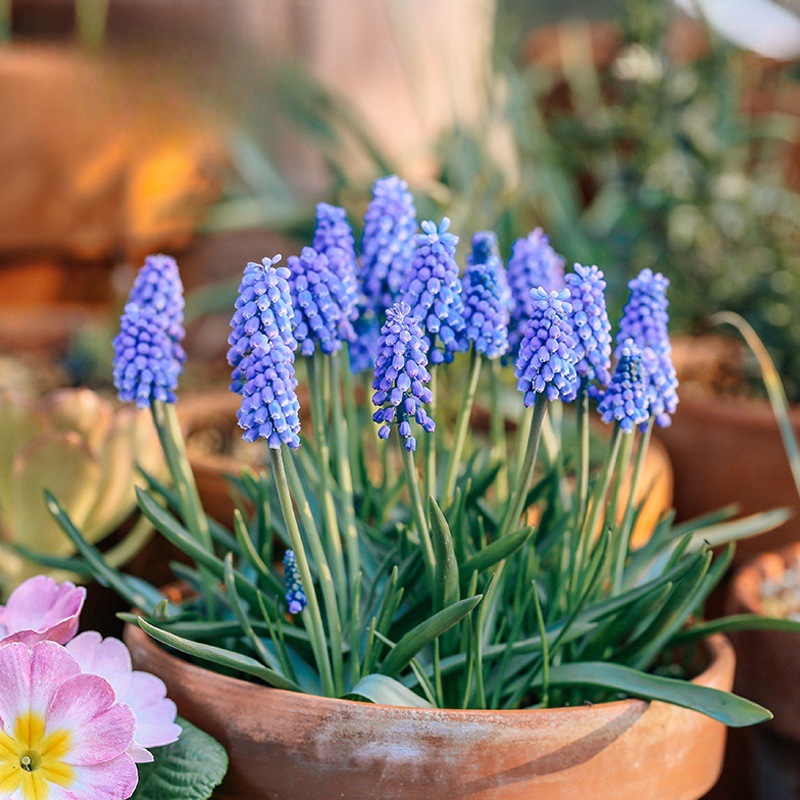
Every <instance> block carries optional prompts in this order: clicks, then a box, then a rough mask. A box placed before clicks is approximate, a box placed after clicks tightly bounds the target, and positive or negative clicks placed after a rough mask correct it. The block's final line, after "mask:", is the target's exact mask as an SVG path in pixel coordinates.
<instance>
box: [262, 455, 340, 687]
mask: <svg viewBox="0 0 800 800" xmlns="http://www.w3.org/2000/svg"><path fill="white" fill-rule="evenodd" d="M269 453H270V458H271V460H272V476H273V478H274V480H275V487H276V488H277V490H278V500H279V501H280V505H281V511H282V513H283V519H284V522H285V523H286V530H287V531H288V532H289V540H290V541H291V543H292V550H294V557H295V562H296V563H297V569H298V571H299V573H300V582H301V583H302V585H303V591H304V592H305V595H306V599H307V600H308V605H307V606H306V609H305V610H304V611H303V612H302V616H303V621H304V622H305V618H306V611H307V612H308V616H309V617H310V620H309V623H308V625H307V628H306V629H307V630H308V635H309V638H310V640H311V649H312V650H313V652H314V660H315V661H316V664H317V669H318V670H319V676H320V680H321V681H322V690H323V691H324V692H325V694H326V696H328V697H336V688H335V686H334V682H333V675H332V672H331V662H330V657H329V655H330V654H329V652H328V645H327V642H326V639H325V628H324V627H323V625H322V615H321V614H320V611H319V601H318V600H317V592H316V590H315V588H314V581H313V578H312V577H311V570H310V569H309V566H308V558H307V557H306V551H305V547H304V546H303V540H302V538H301V537H300V528H299V527H298V525H297V517H295V514H294V506H293V505H292V495H291V492H290V491H289V482H288V480H287V478H286V465H285V464H284V461H283V447H278V448H274V449H273V448H270V451H269Z"/></svg>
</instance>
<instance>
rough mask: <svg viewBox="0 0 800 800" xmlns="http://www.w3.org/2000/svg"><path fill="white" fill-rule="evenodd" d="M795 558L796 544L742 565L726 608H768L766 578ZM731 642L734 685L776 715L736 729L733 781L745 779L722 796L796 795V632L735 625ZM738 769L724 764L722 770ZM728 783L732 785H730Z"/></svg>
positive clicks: (768, 798)
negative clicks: (744, 787) (745, 787)
mask: <svg viewBox="0 0 800 800" xmlns="http://www.w3.org/2000/svg"><path fill="white" fill-rule="evenodd" d="M798 560H800V544H794V545H792V546H790V547H787V548H785V549H784V550H781V551H779V552H777V553H763V554H762V555H760V556H759V557H758V558H755V559H753V560H752V561H751V562H749V563H748V564H746V565H745V566H744V567H742V568H741V569H740V570H739V571H738V572H737V573H736V575H735V576H734V578H733V581H732V582H731V589H730V594H729V597H728V611H729V612H730V613H733V614H740V613H746V614H768V613H769V612H770V609H769V608H766V607H765V604H764V603H763V601H762V599H761V596H762V590H761V587H762V583H763V581H764V579H765V578H771V579H776V578H780V576H781V575H782V574H783V573H784V571H785V570H786V568H787V564H789V563H793V562H797V561H798ZM732 638H733V643H734V646H735V648H736V655H737V661H738V665H739V668H738V669H737V674H736V689H737V691H739V692H743V693H745V694H746V695H747V697H749V698H751V699H753V700H755V701H756V702H758V703H767V704H771V705H768V706H767V707H768V708H770V710H772V711H773V713H774V714H775V718H774V719H772V720H770V721H769V722H767V723H766V724H765V725H763V726H759V729H758V730H755V729H754V730H742V731H736V734H737V739H738V740H739V741H738V742H737V743H736V744H737V747H736V749H737V750H738V751H739V753H740V758H741V760H743V761H744V762H745V764H746V765H747V769H746V771H745V774H744V775H737V778H738V785H739V786H741V784H742V782H743V781H745V782H746V783H748V784H749V787H750V789H749V792H748V793H747V794H741V795H740V794H736V793H731V794H728V795H726V796H725V800H729V799H730V800H736V798H739V797H742V798H745V797H746V798H747V800H752V798H758V800H776V799H780V798H788V799H790V800H791V799H793V798H796V797H800V683H799V682H798V679H797V678H798V675H800V636H798V635H796V634H791V633H782V632H780V631H757V630H750V631H740V632H738V633H736V634H735V636H734V637H732ZM737 768H738V771H739V772H741V771H742V764H741V761H740V763H739V764H737V765H734V764H728V762H727V760H726V765H725V772H726V775H727V773H734V772H735V771H737ZM732 788H733V787H732Z"/></svg>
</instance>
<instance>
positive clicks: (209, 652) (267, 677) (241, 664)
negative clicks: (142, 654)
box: [139, 619, 300, 692]
mask: <svg viewBox="0 0 800 800" xmlns="http://www.w3.org/2000/svg"><path fill="white" fill-rule="evenodd" d="M139 627H140V628H141V629H142V630H143V631H144V632H145V633H146V634H147V635H148V636H152V637H153V638H154V639H156V640H157V641H159V642H161V643H162V644H165V645H167V646H168V647H172V648H174V649H175V650H180V652H181V653H186V655H188V656H193V657H194V658H199V659H202V660H203V661H208V662H210V663H212V664H216V665H217V666H220V667H225V668H227V669H234V670H238V671H239V672H244V673H245V674H246V675H253V676H254V677H256V678H261V680H262V681H264V683H268V684H269V685H270V686H274V687H275V688H276V689H289V690H291V691H293V692H299V691H300V687H298V686H297V684H295V683H293V682H292V681H290V680H288V679H287V678H285V677H284V676H283V675H279V674H278V673H277V672H275V670H272V669H269V667H265V666H264V665H263V664H260V663H259V662H258V661H256V660H255V659H254V658H250V656H244V655H241V654H240V653H234V652H232V651H231V650H225V649H223V648H222V647H214V646H213V645H210V644H201V643H200V642H192V641H190V640H189V639H184V638H183V637H182V636H177V635H176V634H174V633H169V631H164V630H161V628H157V627H156V626H155V625H151V624H150V623H149V622H147V621H146V620H143V619H139Z"/></svg>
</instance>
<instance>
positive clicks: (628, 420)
mask: <svg viewBox="0 0 800 800" xmlns="http://www.w3.org/2000/svg"><path fill="white" fill-rule="evenodd" d="M597 410H598V412H599V413H600V417H601V419H602V420H603V422H605V423H610V422H616V423H617V425H618V426H619V428H620V430H622V431H623V432H625V433H630V432H631V431H633V430H634V428H635V427H636V426H637V425H642V424H644V423H646V422H647V420H648V419H650V411H649V401H648V393H647V377H646V375H645V372H644V364H643V360H642V352H641V350H639V348H638V347H637V346H636V342H634V340H633V339H630V338H629V339H626V340H625V341H624V342H623V343H622V345H621V346H620V348H619V361H618V362H617V366H616V369H615V370H614V374H613V375H612V376H611V383H610V384H609V385H608V389H606V391H605V393H604V394H603V397H602V398H601V399H600V402H599V403H598V405H597Z"/></svg>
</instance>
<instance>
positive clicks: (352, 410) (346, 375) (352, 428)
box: [337, 345, 369, 488]
mask: <svg viewBox="0 0 800 800" xmlns="http://www.w3.org/2000/svg"><path fill="white" fill-rule="evenodd" d="M345 347H347V345H345ZM338 358H339V357H338V356H337V360H338ZM342 358H344V369H341V368H340V373H341V377H342V393H343V394H344V410H345V416H346V419H347V448H348V454H349V459H350V464H351V465H352V466H354V467H356V476H357V485H358V486H359V488H362V487H361V469H360V464H361V458H362V451H361V441H360V438H359V435H358V434H359V426H358V406H357V405H356V393H355V386H354V384H353V373H352V372H350V366H349V363H348V362H349V350H348V351H346V355H345V356H342ZM368 396H369V392H367V397H368Z"/></svg>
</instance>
